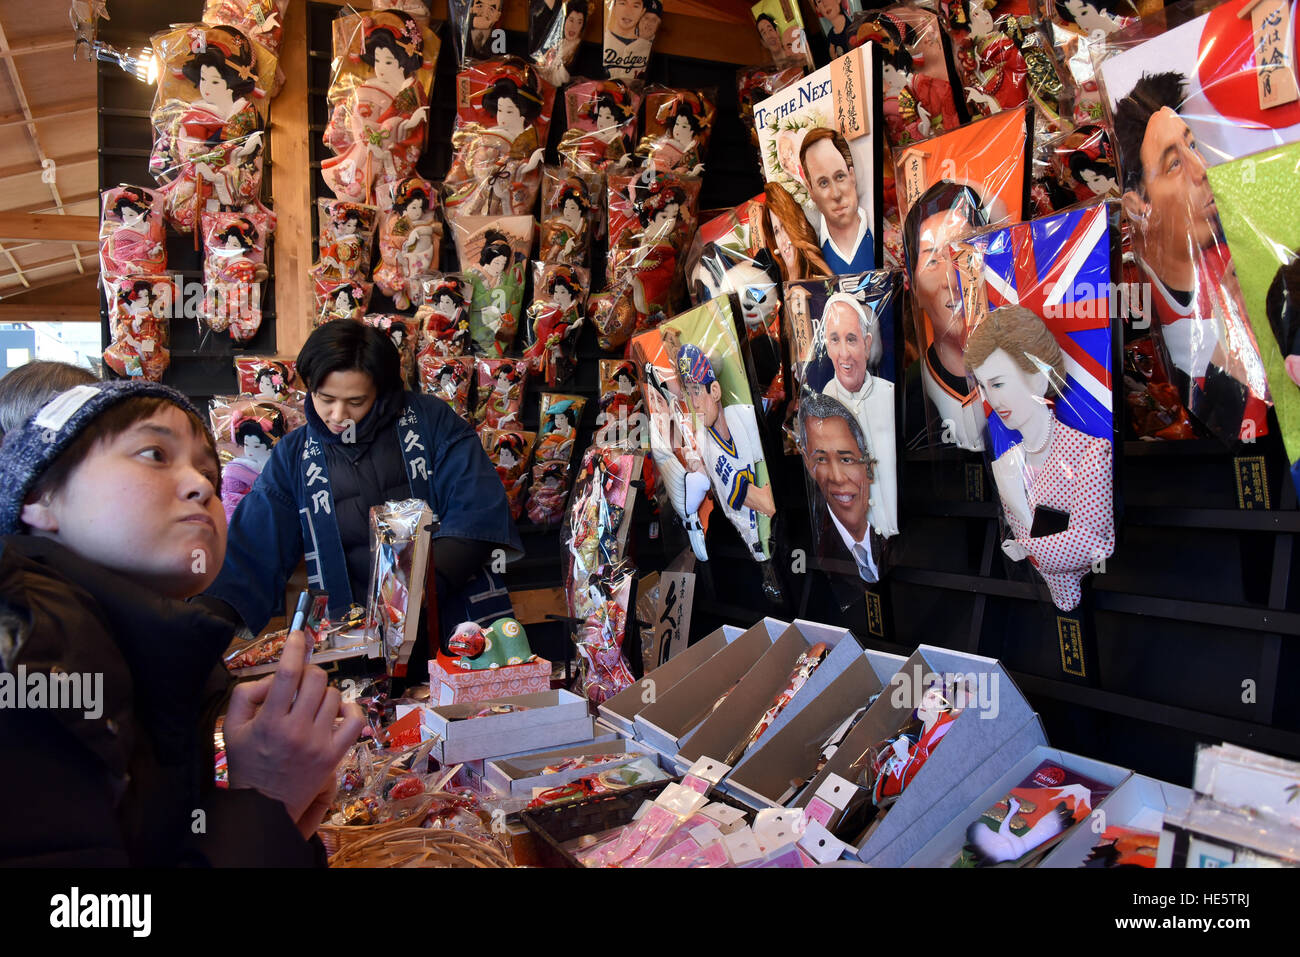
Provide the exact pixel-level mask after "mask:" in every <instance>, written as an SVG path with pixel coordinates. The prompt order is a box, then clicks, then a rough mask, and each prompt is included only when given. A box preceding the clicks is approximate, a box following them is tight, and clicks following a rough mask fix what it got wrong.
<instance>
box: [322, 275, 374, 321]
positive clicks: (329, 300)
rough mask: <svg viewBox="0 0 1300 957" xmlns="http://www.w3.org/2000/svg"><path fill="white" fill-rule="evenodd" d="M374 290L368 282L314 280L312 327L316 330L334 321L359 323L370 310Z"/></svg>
mask: <svg viewBox="0 0 1300 957" xmlns="http://www.w3.org/2000/svg"><path fill="white" fill-rule="evenodd" d="M373 290H374V286H372V285H371V284H370V283H368V282H348V281H346V280H343V281H339V280H328V279H316V280H313V281H312V299H313V301H314V311H313V313H312V327H313V328H317V327H319V326H322V325H324V324H325V323H327V322H332V321H333V320H335V319H353V320H357V321H360V319H361V317H362V316H364V315H365V314H366V310H367V309H369V308H370V293H371V292H372V291H373Z"/></svg>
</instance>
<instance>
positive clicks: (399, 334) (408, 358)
mask: <svg viewBox="0 0 1300 957" xmlns="http://www.w3.org/2000/svg"><path fill="white" fill-rule="evenodd" d="M362 321H364V322H365V324H366V325H368V326H374V327H375V328H376V329H381V330H383V331H384V332H385V333H387V334H388V338H389V340H390V341H391V342H392V343H393V345H394V346H395V347H396V349H397V353H398V355H400V356H401V357H402V365H401V369H402V384H403V386H404V387H408V388H409V387H410V385H411V383H413V382H415V353H416V345H417V343H418V342H419V334H418V330H417V327H416V324H415V320H414V319H412V318H411V317H410V316H403V315H391V314H388V313H372V314H369V315H366V316H365V317H364V318H363V320H362Z"/></svg>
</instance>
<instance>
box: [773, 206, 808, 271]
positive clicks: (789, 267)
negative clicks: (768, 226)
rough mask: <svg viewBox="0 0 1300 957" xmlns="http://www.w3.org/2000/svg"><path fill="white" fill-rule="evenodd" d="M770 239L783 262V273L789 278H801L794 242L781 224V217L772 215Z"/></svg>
mask: <svg viewBox="0 0 1300 957" xmlns="http://www.w3.org/2000/svg"><path fill="white" fill-rule="evenodd" d="M772 239H773V240H774V241H775V242H776V252H777V255H778V256H780V257H781V261H782V262H783V263H785V274H786V277H787V278H789V279H802V278H803V277H802V276H800V275H799V258H798V256H797V255H796V254H795V249H794V243H793V242H792V241H791V240H790V234H789V233H787V232H786V231H785V227H784V226H783V225H781V217H780V216H773V217H772Z"/></svg>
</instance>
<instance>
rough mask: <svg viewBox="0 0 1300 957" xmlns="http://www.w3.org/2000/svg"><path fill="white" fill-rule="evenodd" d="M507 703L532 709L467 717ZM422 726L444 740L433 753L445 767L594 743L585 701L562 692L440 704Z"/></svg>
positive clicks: (544, 692)
mask: <svg viewBox="0 0 1300 957" xmlns="http://www.w3.org/2000/svg"><path fill="white" fill-rule="evenodd" d="M505 704H513V705H518V706H521V707H525V708H527V709H528V710H527V711H516V712H512V713H510V714H496V715H485V716H484V717H481V718H469V716H470V715H472V714H476V713H478V712H479V711H481V710H483V709H484V708H486V707H488V706H490V705H505ZM465 719H468V720H465ZM424 726H425V728H426V729H427V730H428V731H429V732H430V733H433V734H437V735H438V736H439V737H440V738H441V740H440V741H439V742H438V744H437V745H435V746H434V749H433V751H434V756H435V757H436V758H437V759H438V760H439V761H441V762H442V763H443V764H458V763H461V762H465V761H476V760H479V759H485V758H496V757H502V756H504V755H507V754H519V753H520V752H523V751H528V750H533V749H537V748H545V747H559V746H560V745H564V744H573V743H574V742H578V741H587V740H590V739H591V738H592V737H593V732H594V729H593V726H592V720H591V717H590V715H589V714H588V713H587V699H586V698H580V697H578V696H577V695H575V694H572V693H570V692H568V691H563V690H560V691H540V692H536V693H534V694H525V695H515V696H513V697H509V698H496V699H493V700H491V701H472V702H465V703H464V704H450V705H440V706H438V707H435V708H429V709H427V710H426V711H425V713H424Z"/></svg>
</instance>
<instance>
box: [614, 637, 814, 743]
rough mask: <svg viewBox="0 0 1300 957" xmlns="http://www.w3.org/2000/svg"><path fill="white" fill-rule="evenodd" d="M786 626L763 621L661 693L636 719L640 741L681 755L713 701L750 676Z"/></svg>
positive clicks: (635, 725) (710, 708)
mask: <svg viewBox="0 0 1300 957" xmlns="http://www.w3.org/2000/svg"><path fill="white" fill-rule="evenodd" d="M787 627H789V626H788V625H787V623H786V622H784V621H778V620H777V619H775V618H764V619H763V620H762V621H760V622H758V623H757V624H756V625H754V626H753V627H752V628H749V629H747V630H746V631H745V632H744V633H743V634H741V635H740V636H738V637H736V638H734V639H733V640H732V641H730V642H728V643H727V645H726V647H725V648H721V649H719V650H718V651H717V653H716V654H714V655H712V656H711V657H710V658H709V659H708V660H707V662H706V663H705V664H704V665H701V666H700V667H697V668H696V669H695V670H694V671H692V672H690V673H689V674H687V675H686V676H685V677H684V678H682V679H681V680H680V681H678V682H677V683H676V684H674V685H673V686H672V687H671V688H669V689H668V690H667V691H662V690H659V691H658V692H657V695H658V696H657V697H656V698H655V700H654V701H653V702H652V703H651V704H648V705H646V706H645V708H643V709H642V710H641V711H640V713H638V714H637V716H636V717H635V719H634V720H633V726H634V730H635V734H636V738H637V740H638V741H642V742H645V743H646V744H648V745H650V746H651V747H652V748H654V749H655V750H656V751H659V752H660V753H662V754H666V755H669V756H671V755H674V754H676V753H677V752H678V751H679V750H681V746H682V743H683V742H684V741H685V740H686V738H687V737H688V736H689V735H690V734H691V732H692V731H694V730H695V728H696V727H698V726H699V724H700V722H702V721H703V720H704V719H705V718H707V717H708V716H709V712H710V711H711V710H712V708H713V705H714V703H715V702H716V701H717V700H718V699H719V698H720V697H722V695H724V694H726V693H727V692H728V691H730V690H731V688H732V687H734V686H735V685H736V683H737V682H738V681H740V679H741V678H743V677H744V676H745V674H746V672H748V671H749V669H750V668H752V667H753V666H754V665H755V664H756V663H757V662H758V660H759V659H760V658H762V657H763V654H764V653H765V652H766V651H767V649H768V648H770V647H771V645H772V643H773V642H774V641H776V640H777V639H778V638H780V637H781V635H782V634H783V633H784V632H785V630H786V628H787ZM688 650H689V649H688ZM684 653H685V652H683V654H684Z"/></svg>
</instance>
